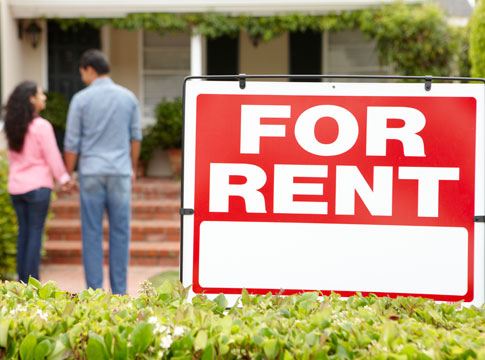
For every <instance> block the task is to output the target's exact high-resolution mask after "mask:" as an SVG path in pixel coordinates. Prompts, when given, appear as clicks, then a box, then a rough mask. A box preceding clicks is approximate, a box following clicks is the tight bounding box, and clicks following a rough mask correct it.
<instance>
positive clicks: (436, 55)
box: [57, 1, 470, 76]
mask: <svg viewBox="0 0 485 360" xmlns="http://www.w3.org/2000/svg"><path fill="white" fill-rule="evenodd" d="M57 21H58V22H59V23H60V24H61V27H62V28H64V29H67V28H69V27H74V28H75V27H76V26H77V25H81V24H90V25H93V26H95V27H101V26H103V25H111V26H112V27H113V28H115V29H125V30H137V29H144V30H147V31H158V32H160V33H162V34H163V33H167V32H190V33H197V34H201V35H203V36H206V37H208V38H217V37H221V36H237V34H238V33H239V32H240V31H244V32H246V33H247V34H248V35H249V36H250V37H251V38H252V39H253V40H254V41H255V42H258V41H260V40H261V41H269V40H271V39H274V38H276V37H278V36H280V35H281V34H283V33H285V32H299V31H300V32H304V31H314V32H322V31H342V30H360V31H362V32H363V34H364V35H365V36H367V37H368V38H371V39H374V40H375V41H376V45H377V49H376V50H377V52H378V54H379V56H380V59H381V61H383V62H384V63H388V64H391V65H392V66H393V69H394V71H395V72H396V73H398V74H400V75H428V74H429V75H433V76H452V75H461V76H468V73H469V69H470V65H469V62H468V58H467V57H466V56H463V54H467V52H468V37H467V32H466V31H463V30H460V29H456V28H453V27H451V26H449V25H448V24H447V22H446V18H445V16H444V14H443V12H442V10H441V8H440V7H439V6H438V5H437V4H436V3H434V2H426V3H424V4H417V5H416V4H415V5H409V4H404V3H403V2H400V1H397V2H395V3H392V4H389V5H385V6H382V7H379V8H370V9H366V10H356V11H345V12H341V13H338V14H337V13H330V14H327V15H319V16H314V15H308V14H290V15H275V16H268V17H252V16H247V15H243V16H237V17H234V16H226V15H222V14H212V13H201V14H168V13H133V14H129V15H128V16H126V17H124V18H113V19H86V18H81V19H58V20H57Z"/></svg>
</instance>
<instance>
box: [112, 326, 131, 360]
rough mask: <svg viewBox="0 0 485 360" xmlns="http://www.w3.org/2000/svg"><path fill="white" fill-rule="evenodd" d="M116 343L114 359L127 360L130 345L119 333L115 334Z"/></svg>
mask: <svg viewBox="0 0 485 360" xmlns="http://www.w3.org/2000/svg"><path fill="white" fill-rule="evenodd" d="M114 337H115V341H114V348H113V358H114V359H115V360H127V359H128V345H127V343H126V340H124V339H122V338H121V336H120V335H119V334H118V333H116V332H115V333H114Z"/></svg>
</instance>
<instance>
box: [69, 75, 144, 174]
mask: <svg viewBox="0 0 485 360" xmlns="http://www.w3.org/2000/svg"><path fill="white" fill-rule="evenodd" d="M141 139H142V134H141V126H140V110H139V107H138V101H137V99H136V97H135V95H133V93H132V92H131V91H129V90H127V89H125V88H124V87H122V86H119V85H116V84H115V83H114V82H113V81H112V80H111V79H110V78H108V77H103V78H98V79H96V80H95V81H93V82H92V83H91V85H90V86H88V87H87V88H85V89H83V90H81V91H79V92H78V93H76V95H74V97H73V98H72V100H71V104H70V106H69V113H68V116H67V125H66V134H65V137H64V150H65V151H67V152H71V153H75V154H79V169H78V171H79V173H80V174H82V175H128V176H130V175H131V174H132V166H131V155H130V152H131V148H130V142H131V141H137V140H141Z"/></svg>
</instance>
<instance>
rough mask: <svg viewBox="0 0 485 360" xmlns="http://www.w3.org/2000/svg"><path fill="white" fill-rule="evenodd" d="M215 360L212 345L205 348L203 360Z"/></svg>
mask: <svg viewBox="0 0 485 360" xmlns="http://www.w3.org/2000/svg"><path fill="white" fill-rule="evenodd" d="M213 359H214V348H213V347H212V345H209V346H207V347H206V348H205V350H204V352H203V353H202V358H201V360H213Z"/></svg>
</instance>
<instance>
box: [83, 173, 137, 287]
mask: <svg viewBox="0 0 485 360" xmlns="http://www.w3.org/2000/svg"><path fill="white" fill-rule="evenodd" d="M79 190H80V197H81V220H82V226H81V231H82V238H83V263H84V273H85V276H86V284H87V286H88V288H93V289H100V288H102V287H103V259H104V254H103V213H104V210H105V209H106V210H107V213H108V221H109V279H110V285H111V290H112V292H113V294H125V293H126V277H127V267H128V261H129V246H130V214H131V207H130V203H131V177H130V176H112V175H93V176H91V175H89V176H88V175H80V176H79Z"/></svg>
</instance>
